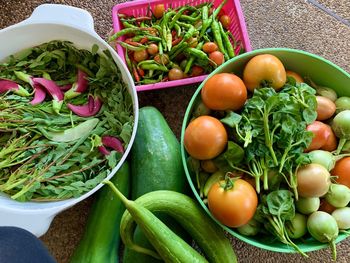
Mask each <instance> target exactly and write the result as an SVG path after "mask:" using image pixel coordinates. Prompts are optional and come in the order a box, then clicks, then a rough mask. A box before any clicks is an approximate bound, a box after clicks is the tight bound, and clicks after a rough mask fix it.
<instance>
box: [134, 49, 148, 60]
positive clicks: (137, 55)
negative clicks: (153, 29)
mask: <svg viewBox="0 0 350 263" xmlns="http://www.w3.org/2000/svg"><path fill="white" fill-rule="evenodd" d="M147 58H148V52H147V50H146V49H143V50H139V51H135V52H134V60H135V61H136V62H141V61H144V60H146V59H147Z"/></svg>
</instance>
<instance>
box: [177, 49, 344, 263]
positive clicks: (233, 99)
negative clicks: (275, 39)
mask: <svg viewBox="0 0 350 263" xmlns="http://www.w3.org/2000/svg"><path fill="white" fill-rule="evenodd" d="M349 86H350V75H349V74H348V73H347V72H345V71H344V70H342V69H341V68H339V67H337V66H336V65H334V64H332V63H330V62H329V61H327V60H325V59H323V58H320V57H318V56H315V55H313V54H310V53H307V52H303V51H299V50H292V49H283V48H275V49H262V50H256V51H253V52H249V53H246V54H243V55H241V56H239V57H236V58H234V59H231V60H230V61H228V62H226V63H225V64H223V65H222V66H221V67H219V68H218V69H216V70H215V71H214V72H213V73H212V74H210V75H209V76H208V78H207V79H206V80H205V81H204V82H203V83H202V84H201V85H200V87H199V88H198V90H197V91H196V93H195V94H194V96H193V98H192V100H191V102H190V104H189V106H188V108H187V111H186V114H185V118H184V121H183V127H182V135H181V147H182V149H181V150H182V158H183V164H184V167H185V171H186V175H187V178H188V180H189V183H190V186H191V188H192V190H193V192H194V194H195V196H196V198H197V199H198V201H199V202H200V203H201V205H202V206H203V207H204V209H205V210H206V212H207V213H208V214H209V215H210V216H211V217H212V218H213V219H214V220H215V221H216V222H217V223H218V224H220V225H221V226H222V227H223V228H224V229H225V230H227V231H228V232H229V233H231V234H232V235H234V236H235V237H237V238H239V239H241V240H243V241H245V242H247V243H249V244H252V245H255V246H257V247H260V248H263V249H268V250H272V251H277V252H287V253H288V252H299V253H300V254H302V255H303V256H306V257H307V254H305V252H308V251H313V250H317V249H320V248H324V247H326V246H328V245H329V246H331V248H332V251H333V258H335V257H336V249H335V243H336V242H339V241H341V240H343V239H345V238H346V237H347V235H348V232H347V230H348V229H350V222H349V218H350V207H348V205H349V201H350V189H349V187H350V184H349V172H348V171H349V170H348V168H349V166H350V157H348V155H349V152H350V151H349V150H350V149H349V142H348V140H349V139H350V137H349V134H350V133H349V129H350V110H349V107H350V106H349V105H350V104H348V103H346V102H347V101H348V100H349V98H348V97H347V96H349V95H350V90H348V89H347V87H349Z"/></svg>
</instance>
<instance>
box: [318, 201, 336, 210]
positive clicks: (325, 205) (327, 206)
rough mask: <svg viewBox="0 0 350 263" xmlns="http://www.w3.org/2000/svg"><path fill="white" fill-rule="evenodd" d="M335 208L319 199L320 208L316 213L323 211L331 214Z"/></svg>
mask: <svg viewBox="0 0 350 263" xmlns="http://www.w3.org/2000/svg"><path fill="white" fill-rule="evenodd" d="M335 209H336V208H335V207H334V206H332V205H331V204H330V203H328V202H327V200H326V199H321V204H320V207H319V208H318V211H323V212H326V213H328V214H331V213H332V212H333V211H334V210H335Z"/></svg>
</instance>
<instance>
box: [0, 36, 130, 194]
mask: <svg viewBox="0 0 350 263" xmlns="http://www.w3.org/2000/svg"><path fill="white" fill-rule="evenodd" d="M78 69H81V70H83V71H84V72H86V73H87V74H88V83H89V84H88V90H87V91H86V92H85V93H83V94H80V95H79V96H78V97H76V98H72V99H69V100H65V101H64V102H63V105H62V108H61V110H60V113H59V115H57V114H55V113H54V110H53V107H52V102H51V101H50V100H47V101H44V102H42V103H40V104H37V105H31V104H30V101H31V100H32V98H31V97H20V96H18V95H15V94H9V93H5V94H1V95H0V191H1V192H3V193H5V194H8V195H9V196H11V198H13V199H16V200H18V201H28V200H37V201H49V200H60V199H67V198H71V197H79V196H80V195H82V194H84V193H86V192H87V191H89V190H91V189H93V188H94V187H95V186H96V185H97V184H99V183H100V182H101V181H102V180H103V179H104V178H105V177H106V176H107V175H108V174H109V173H110V171H111V169H113V168H114V167H115V165H116V164H117V163H118V161H119V160H120V158H121V154H120V153H116V152H115V151H112V152H111V154H110V155H108V156H104V155H102V154H101V153H100V152H99V151H98V147H97V146H96V144H95V143H94V139H93V138H94V137H96V136H100V137H101V136H104V135H108V136H114V137H116V138H119V139H120V140H121V141H122V143H123V146H124V147H125V148H126V147H127V145H128V143H129V140H130V138H131V133H132V128H133V125H134V117H133V103H132V98H131V96H130V94H129V93H128V91H127V87H126V85H125V84H124V82H123V80H122V77H121V74H120V71H119V69H118V67H117V66H116V64H115V63H114V60H113V58H112V56H111V54H110V53H109V52H108V51H107V50H104V51H99V50H98V46H96V45H95V46H93V47H92V51H91V52H90V51H88V50H83V49H77V48H76V47H75V46H74V45H73V44H72V43H70V42H67V41H51V42H48V43H44V44H42V45H39V46H36V47H33V48H30V49H28V50H25V51H22V52H21V53H18V54H15V55H12V56H10V57H9V59H8V61H6V62H4V63H1V64H0V79H8V80H12V81H15V82H16V83H18V84H20V85H21V86H22V87H24V88H25V89H26V90H27V91H28V92H29V93H30V94H32V95H33V88H32V86H31V85H30V79H28V78H29V77H28V78H26V79H25V81H24V80H23V78H19V77H18V76H24V75H23V74H26V75H25V76H30V77H37V78H41V77H45V78H46V79H48V78H50V79H52V80H53V81H54V82H55V83H56V85H58V86H61V85H66V84H73V83H74V82H75V81H76V76H77V72H78ZM19 72H20V74H18V73H19ZM89 94H93V96H94V97H98V98H100V99H101V100H102V102H103V106H102V108H101V110H100V111H99V113H98V114H97V115H95V116H94V117H93V118H92V117H89V118H84V117H79V116H77V115H74V114H73V113H72V112H71V111H70V110H69V108H68V107H67V104H68V103H71V104H74V105H84V104H86V103H87V101H88V96H89Z"/></svg>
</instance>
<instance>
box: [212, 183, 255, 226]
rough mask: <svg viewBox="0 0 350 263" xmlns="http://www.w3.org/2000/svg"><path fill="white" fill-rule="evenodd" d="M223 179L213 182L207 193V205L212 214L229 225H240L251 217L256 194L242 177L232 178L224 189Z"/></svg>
mask: <svg viewBox="0 0 350 263" xmlns="http://www.w3.org/2000/svg"><path fill="white" fill-rule="evenodd" d="M225 184H227V182H225V181H220V182H218V183H215V184H214V185H213V186H212V187H211V188H210V190H209V193H208V207H209V210H210V212H211V213H212V214H213V216H214V217H215V218H216V219H217V220H219V221H220V222H221V223H222V224H224V225H226V226H229V227H240V226H243V225H245V224H247V223H248V221H249V220H250V219H252V218H253V216H254V214H255V211H256V208H257V205H258V196H257V194H256V192H255V189H254V188H253V187H252V186H251V185H250V184H249V183H248V182H246V181H244V180H243V179H236V180H235V179H233V186H232V187H231V188H227V189H225V188H224V187H223V185H225Z"/></svg>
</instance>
